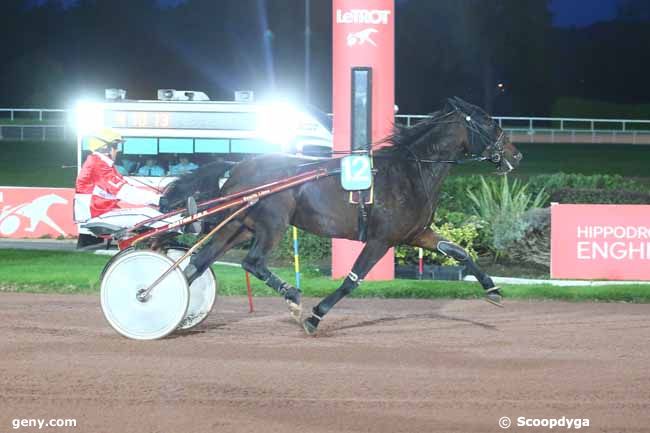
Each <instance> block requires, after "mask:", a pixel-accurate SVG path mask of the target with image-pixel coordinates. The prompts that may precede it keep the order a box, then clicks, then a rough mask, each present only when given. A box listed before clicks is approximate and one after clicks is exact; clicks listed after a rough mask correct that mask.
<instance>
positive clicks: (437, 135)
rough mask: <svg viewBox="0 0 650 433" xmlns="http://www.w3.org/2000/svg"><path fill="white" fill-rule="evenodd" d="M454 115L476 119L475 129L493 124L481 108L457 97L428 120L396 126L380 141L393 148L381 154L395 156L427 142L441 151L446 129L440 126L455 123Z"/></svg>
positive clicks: (386, 149) (380, 151)
mask: <svg viewBox="0 0 650 433" xmlns="http://www.w3.org/2000/svg"><path fill="white" fill-rule="evenodd" d="M454 113H460V114H462V115H465V116H470V117H471V118H473V119H474V124H475V127H479V128H487V127H488V126H489V125H488V123H491V118H490V116H489V115H488V114H487V113H486V112H485V111H484V110H483V109H481V108H479V107H477V106H475V105H473V104H470V103H469V102H467V101H464V100H462V99H460V98H459V97H457V96H455V97H453V98H448V99H447V100H446V101H445V105H444V107H443V108H442V109H440V110H438V111H435V112H433V113H431V114H430V115H429V117H427V118H426V119H423V120H421V121H419V122H418V123H416V124H415V125H412V126H405V125H398V124H395V125H394V127H393V133H392V134H391V135H389V136H388V137H386V138H384V139H383V140H381V141H380V144H383V143H389V144H391V145H392V146H388V147H383V148H381V149H380V150H379V151H378V153H380V154H395V153H404V152H408V151H410V150H411V149H412V148H413V147H414V146H415V145H416V143H418V142H419V141H422V140H426V142H427V143H430V144H431V145H432V146H433V147H434V150H435V151H440V150H441V149H440V146H439V145H440V144H441V143H442V138H443V137H444V135H445V129H444V128H439V126H442V125H445V124H449V123H453V122H455V120H454V119H452V115H453V114H454Z"/></svg>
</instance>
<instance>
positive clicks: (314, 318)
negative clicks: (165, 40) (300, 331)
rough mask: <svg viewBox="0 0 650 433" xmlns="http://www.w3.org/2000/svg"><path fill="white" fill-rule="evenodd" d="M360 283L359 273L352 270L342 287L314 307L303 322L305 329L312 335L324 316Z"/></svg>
mask: <svg viewBox="0 0 650 433" xmlns="http://www.w3.org/2000/svg"><path fill="white" fill-rule="evenodd" d="M359 283H360V280H359V277H358V276H357V274H355V273H354V272H350V274H349V275H348V276H347V277H346V278H345V280H343V284H341V287H339V288H338V289H336V290H335V291H334V292H333V293H332V294H331V295H329V296H328V297H326V298H325V299H323V300H322V301H320V303H319V304H318V305H316V306H315V307H314V309H313V310H312V315H311V317H309V318H307V319H306V320H305V321H304V322H303V327H304V328H305V331H307V333H308V334H310V335H311V334H314V333H315V332H316V329H317V328H318V324H319V323H320V321H321V320H323V317H324V316H325V315H326V314H327V313H328V311H329V310H331V309H332V307H333V306H334V305H336V303H337V302H339V301H340V300H341V299H343V298H344V297H345V296H347V295H348V294H349V293H350V292H352V291H353V290H354V289H356V288H357V287H359Z"/></svg>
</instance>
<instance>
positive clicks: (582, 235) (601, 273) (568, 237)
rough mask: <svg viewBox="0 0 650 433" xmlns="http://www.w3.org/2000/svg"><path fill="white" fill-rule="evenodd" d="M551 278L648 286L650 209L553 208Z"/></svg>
mask: <svg viewBox="0 0 650 433" xmlns="http://www.w3.org/2000/svg"><path fill="white" fill-rule="evenodd" d="M551 277H553V278H580V279H605V280H650V206H647V205H577V204H566V205H565V204H563V205H554V206H552V207H551Z"/></svg>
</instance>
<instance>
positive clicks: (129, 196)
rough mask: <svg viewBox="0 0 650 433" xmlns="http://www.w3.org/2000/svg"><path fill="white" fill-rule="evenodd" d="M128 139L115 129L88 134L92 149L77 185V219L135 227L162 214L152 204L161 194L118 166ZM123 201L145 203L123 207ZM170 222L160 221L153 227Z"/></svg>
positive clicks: (154, 203) (156, 203) (156, 201)
mask: <svg viewBox="0 0 650 433" xmlns="http://www.w3.org/2000/svg"><path fill="white" fill-rule="evenodd" d="M123 142H124V140H123V139H122V136H121V135H120V134H119V133H117V132H116V131H115V130H112V129H110V128H104V129H102V130H100V131H98V132H96V133H94V134H92V135H90V136H89V137H88V148H89V149H90V151H91V152H92V153H91V154H90V155H89V156H88V158H86V161H85V162H84V163H83V166H82V167H81V171H80V172H79V176H78V177H77V181H76V185H75V192H76V195H75V221H77V222H105V223H108V224H112V225H116V226H120V227H131V226H133V225H135V224H137V223H139V222H140V221H143V220H145V219H149V218H153V217H156V216H159V215H161V213H160V212H159V211H158V210H157V209H154V208H152V207H149V206H148V205H153V206H158V205H159V203H160V197H161V195H160V194H159V193H158V192H155V191H154V190H153V189H144V188H142V187H135V186H133V185H131V184H129V183H128V181H127V179H125V178H124V177H123V176H122V175H121V174H120V173H119V172H118V171H117V168H116V167H115V158H116V157H117V153H118V152H119V151H120V149H119V145H120V144H122V143H123ZM119 202H126V203H129V204H133V205H139V206H141V207H138V208H135V209H123V208H120V207H119ZM168 222H169V221H167V222H163V221H159V222H157V223H154V224H152V226H153V227H156V226H162V225H164V224H165V223H168Z"/></svg>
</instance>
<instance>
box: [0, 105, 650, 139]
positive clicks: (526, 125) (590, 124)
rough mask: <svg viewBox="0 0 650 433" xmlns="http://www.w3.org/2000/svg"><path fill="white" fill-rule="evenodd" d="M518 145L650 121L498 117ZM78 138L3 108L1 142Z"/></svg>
mask: <svg viewBox="0 0 650 433" xmlns="http://www.w3.org/2000/svg"><path fill="white" fill-rule="evenodd" d="M427 117H428V116H427V115H422V114H398V115H396V116H395V122H396V123H399V124H403V125H407V126H412V125H415V124H416V123H417V122H419V121H421V120H423V119H426V118H427ZM494 119H495V120H497V121H498V122H499V126H501V127H502V128H503V129H504V131H506V133H508V134H509V136H510V139H511V141H513V142H516V143H610V144H611V143H620V144H650V120H628V119H580V118H563V117H509V116H496V117H494ZM74 137H75V128H74V123H73V119H72V111H71V110H62V109H45V108H32V109H26V108H0V141H1V140H6V141H10V140H11V141H16V140H20V141H26V140H30V141H56V140H67V139H72V138H74Z"/></svg>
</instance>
